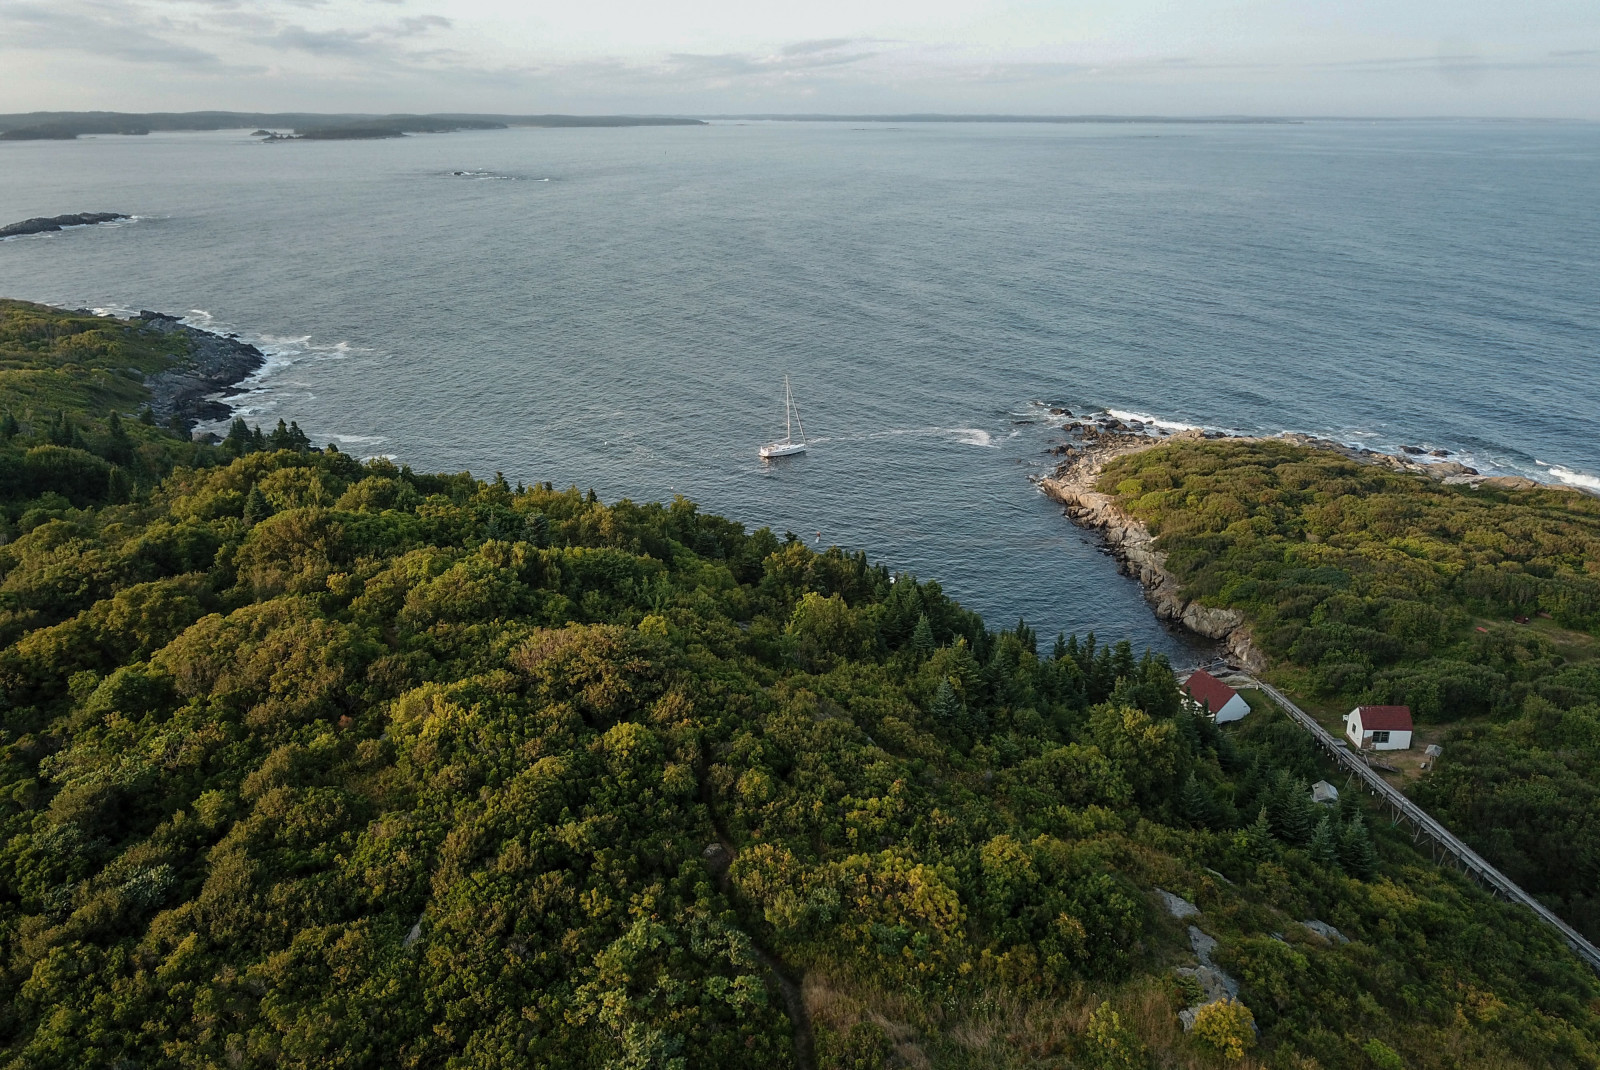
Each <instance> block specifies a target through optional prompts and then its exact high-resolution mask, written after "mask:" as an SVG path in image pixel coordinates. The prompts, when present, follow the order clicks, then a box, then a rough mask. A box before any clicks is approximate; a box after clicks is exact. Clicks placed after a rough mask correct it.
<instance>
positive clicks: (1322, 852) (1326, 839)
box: [1310, 814, 1341, 872]
mask: <svg viewBox="0 0 1600 1070" xmlns="http://www.w3.org/2000/svg"><path fill="white" fill-rule="evenodd" d="M1310 852H1311V861H1313V862H1315V863H1316V864H1317V865H1319V866H1321V867H1322V868H1323V869H1330V870H1333V871H1334V872H1338V871H1339V869H1340V868H1341V867H1340V865H1339V838H1338V837H1337V836H1335V835H1334V833H1333V822H1332V821H1331V820H1329V818H1328V815H1327V814H1323V815H1322V817H1321V818H1320V819H1319V820H1318V821H1317V827H1316V829H1315V830H1314V831H1313V832H1312V833H1311V847H1310Z"/></svg>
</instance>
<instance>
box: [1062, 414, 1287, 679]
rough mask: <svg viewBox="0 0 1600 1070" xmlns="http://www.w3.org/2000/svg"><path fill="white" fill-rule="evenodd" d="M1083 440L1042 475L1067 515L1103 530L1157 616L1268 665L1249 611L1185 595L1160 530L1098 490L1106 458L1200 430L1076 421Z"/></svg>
mask: <svg viewBox="0 0 1600 1070" xmlns="http://www.w3.org/2000/svg"><path fill="white" fill-rule="evenodd" d="M1072 426H1073V428H1074V430H1076V431H1077V433H1078V435H1079V438H1080V445H1078V446H1066V447H1062V450H1063V455H1065V456H1066V457H1068V460H1067V461H1065V462H1064V463H1062V464H1061V465H1059V466H1058V467H1057V468H1056V471H1055V474H1054V475H1051V476H1048V477H1045V478H1043V479H1041V480H1039V486H1040V488H1041V489H1042V490H1043V491H1044V492H1045V493H1046V494H1048V495H1049V496H1050V497H1052V498H1054V499H1055V500H1056V501H1058V502H1060V503H1061V504H1062V506H1063V507H1065V510H1066V514H1067V516H1068V517H1069V518H1070V519H1071V520H1072V522H1073V523H1074V524H1077V525H1078V526H1079V527H1081V528H1086V529H1088V530H1090V531H1094V532H1096V533H1098V534H1099V535H1100V537H1101V539H1102V540H1103V541H1104V542H1105V545H1106V549H1107V550H1109V551H1110V552H1111V555H1112V556H1113V557H1115V558H1116V560H1117V563H1118V565H1119V566H1120V567H1121V570H1122V572H1123V573H1124V574H1126V575H1128V576H1131V577H1133V578H1134V579H1136V580H1138V581H1139V584H1140V586H1142V587H1143V588H1144V592H1145V597H1146V598H1147V599H1148V600H1149V602H1150V605H1151V607H1152V608H1153V609H1154V610H1155V614H1156V616H1157V617H1158V618H1160V619H1161V620H1164V621H1170V622H1172V623H1175V624H1181V625H1182V626H1183V627H1185V628H1187V629H1188V630H1189V631H1191V632H1194V633H1195V634H1196V635H1200V636H1203V637H1205V638H1207V639H1217V640H1222V641H1224V643H1225V645H1226V647H1227V651H1228V656H1229V657H1230V658H1231V659H1232V660H1233V661H1234V662H1235V663H1236V664H1238V665H1239V667H1240V668H1243V669H1245V670H1247V671H1249V672H1261V671H1263V670H1264V669H1265V668H1266V664H1267V663H1266V657H1265V656H1264V655H1263V654H1262V653H1261V652H1260V651H1259V650H1257V649H1256V647H1255V644H1254V642H1253V641H1252V640H1251V636H1250V629H1249V628H1248V627H1246V626H1245V619H1244V614H1243V613H1241V612H1239V611H1238V610H1236V609H1219V608H1216V607H1214V606H1207V605H1204V604H1202V603H1200V602H1197V601H1191V600H1189V599H1185V598H1184V597H1183V593H1182V592H1181V591H1180V590H1179V586H1178V580H1177V577H1175V576H1173V574H1172V573H1171V572H1169V571H1168V570H1167V555H1166V554H1165V553H1163V552H1162V551H1160V550H1158V549H1156V544H1155V536H1153V535H1151V534H1150V529H1149V528H1147V527H1146V526H1145V525H1144V523H1143V521H1140V520H1137V519H1135V518H1134V517H1130V516H1128V515H1127V514H1126V513H1124V512H1123V511H1122V510H1121V509H1120V508H1118V506H1117V504H1116V502H1115V501H1114V500H1113V499H1112V497H1111V495H1109V494H1102V493H1100V492H1099V491H1097V490H1095V484H1096V483H1097V482H1098V481H1099V479H1100V473H1101V471H1102V470H1103V469H1104V468H1105V465H1106V462H1108V461H1110V460H1112V459H1113V458H1115V457H1121V456H1124V455H1125V454H1129V453H1137V452H1139V451H1141V450H1147V449H1150V448H1152V447H1155V446H1159V445H1161V444H1163V443H1165V442H1172V441H1183V440H1199V439H1202V438H1204V437H1206V436H1205V435H1204V434H1203V433H1202V432H1200V431H1197V430H1196V431H1182V432H1179V433H1178V434H1176V435H1170V436H1163V437H1150V436H1148V435H1146V434H1143V433H1140V432H1137V431H1127V430H1123V429H1121V425H1120V424H1119V425H1118V426H1113V427H1107V426H1103V425H1097V424H1093V423H1075V424H1074V425H1072Z"/></svg>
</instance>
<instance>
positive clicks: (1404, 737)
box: [1368, 732, 1411, 750]
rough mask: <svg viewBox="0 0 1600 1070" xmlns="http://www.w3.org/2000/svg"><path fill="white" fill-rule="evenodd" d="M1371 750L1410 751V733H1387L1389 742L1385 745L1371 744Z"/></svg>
mask: <svg viewBox="0 0 1600 1070" xmlns="http://www.w3.org/2000/svg"><path fill="white" fill-rule="evenodd" d="M1368 734H1369V735H1370V734H1371V733H1368ZM1372 749H1373V750H1410V749H1411V733H1410V732H1390V733H1389V742H1387V743H1373V744H1372Z"/></svg>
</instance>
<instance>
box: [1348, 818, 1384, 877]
mask: <svg viewBox="0 0 1600 1070" xmlns="http://www.w3.org/2000/svg"><path fill="white" fill-rule="evenodd" d="M1339 863H1340V864H1341V865H1342V866H1344V869H1345V872H1346V873H1349V874H1350V875H1351V876H1353V877H1360V878H1361V879H1362V880H1371V879H1372V875H1373V874H1374V873H1375V872H1377V869H1378V852H1377V851H1376V850H1375V849H1374V848H1373V846H1372V837H1371V836H1370V835H1368V833H1367V824H1366V822H1365V821H1363V820H1362V819H1361V815H1360V814H1356V815H1355V816H1353V817H1351V818H1350V820H1349V821H1346V822H1345V823H1344V827H1343V828H1341V829H1340V830H1339Z"/></svg>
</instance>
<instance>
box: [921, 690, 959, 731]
mask: <svg viewBox="0 0 1600 1070" xmlns="http://www.w3.org/2000/svg"><path fill="white" fill-rule="evenodd" d="M964 709H965V706H964V705H963V704H962V702H961V697H960V696H959V695H957V694H956V689H955V688H953V687H951V686H950V681H949V679H944V680H940V681H939V690H938V691H937V692H936V693H935V694H934V696H933V705H932V706H931V707H929V709H928V712H929V713H931V714H932V715H933V719H934V720H935V721H936V722H938V723H939V724H941V725H944V726H945V727H947V728H954V727H956V725H957V723H958V722H959V721H960V719H961V714H962V711H963V710H964Z"/></svg>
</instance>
